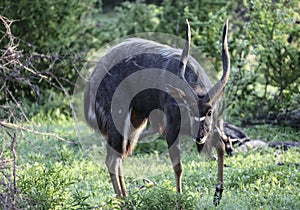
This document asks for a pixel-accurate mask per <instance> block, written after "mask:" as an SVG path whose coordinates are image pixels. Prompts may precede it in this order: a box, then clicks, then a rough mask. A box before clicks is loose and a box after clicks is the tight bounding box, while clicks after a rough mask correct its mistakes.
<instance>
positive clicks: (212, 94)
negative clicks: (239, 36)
mask: <svg viewBox="0 0 300 210" xmlns="http://www.w3.org/2000/svg"><path fill="white" fill-rule="evenodd" d="M227 33H228V19H227V20H226V22H225V25H224V28H223V36H222V63H223V74H222V77H221V79H220V80H219V81H218V82H217V83H216V84H215V85H214V86H213V87H212V88H211V89H210V90H209V91H208V93H207V94H206V96H205V100H206V101H207V102H208V101H212V102H214V101H216V100H217V99H218V98H219V96H220V95H221V93H222V92H223V89H224V87H225V85H226V84H227V82H228V78H229V75H230V56H229V52H228V45H227Z"/></svg>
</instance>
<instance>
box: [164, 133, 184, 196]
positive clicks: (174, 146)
mask: <svg viewBox="0 0 300 210" xmlns="http://www.w3.org/2000/svg"><path fill="white" fill-rule="evenodd" d="M177 134H178V132H176V131H175V129H174V127H167V143H168V148H169V155H170V158H171V161H172V165H173V170H174V173H175V180H176V189H177V192H178V193H182V184H181V176H182V163H181V159H180V146H179V139H178V136H177Z"/></svg>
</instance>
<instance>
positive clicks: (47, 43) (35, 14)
mask: <svg viewBox="0 0 300 210" xmlns="http://www.w3.org/2000/svg"><path fill="white" fill-rule="evenodd" d="M0 7H1V8H2V12H1V14H2V15H3V16H6V17H8V18H10V19H13V20H16V22H15V24H13V25H12V26H11V30H12V32H13V34H14V35H15V36H16V37H18V38H20V39H21V40H22V42H20V44H21V46H22V47H23V46H26V45H27V44H30V45H32V46H33V49H34V50H35V51H37V52H42V53H49V52H51V53H57V52H59V51H62V52H63V53H68V52H70V51H78V52H81V51H82V49H84V48H87V47H89V45H90V44H92V43H91V42H87V40H88V39H90V38H91V37H90V32H91V31H90V30H91V28H92V27H91V26H94V23H93V19H92V18H93V17H94V15H95V14H97V13H99V12H101V1H98V0H93V1H79V0H71V1H66V0H62V1H36V2H32V1H27V0H21V1H18V2H14V1H6V0H4V1H1V4H0ZM24 42H25V43H24ZM82 45H84V48H83V46H82ZM27 49H28V48H25V50H27Z"/></svg>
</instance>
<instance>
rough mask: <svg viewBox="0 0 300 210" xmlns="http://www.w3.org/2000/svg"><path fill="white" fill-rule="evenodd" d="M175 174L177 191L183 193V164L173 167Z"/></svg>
mask: <svg viewBox="0 0 300 210" xmlns="http://www.w3.org/2000/svg"><path fill="white" fill-rule="evenodd" d="M173 170H174V173H175V180H176V189H177V192H178V193H182V184H181V176H182V164H181V162H179V163H178V164H177V165H175V166H174V167H173Z"/></svg>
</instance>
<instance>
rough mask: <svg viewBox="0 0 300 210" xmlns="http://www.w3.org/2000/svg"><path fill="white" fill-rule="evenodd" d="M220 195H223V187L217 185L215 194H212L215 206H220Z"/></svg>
mask: <svg viewBox="0 0 300 210" xmlns="http://www.w3.org/2000/svg"><path fill="white" fill-rule="evenodd" d="M222 193H223V186H222V185H221V184H218V185H217V187H216V192H215V194H214V200H213V203H214V205H215V206H218V205H220V201H221V199H222Z"/></svg>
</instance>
